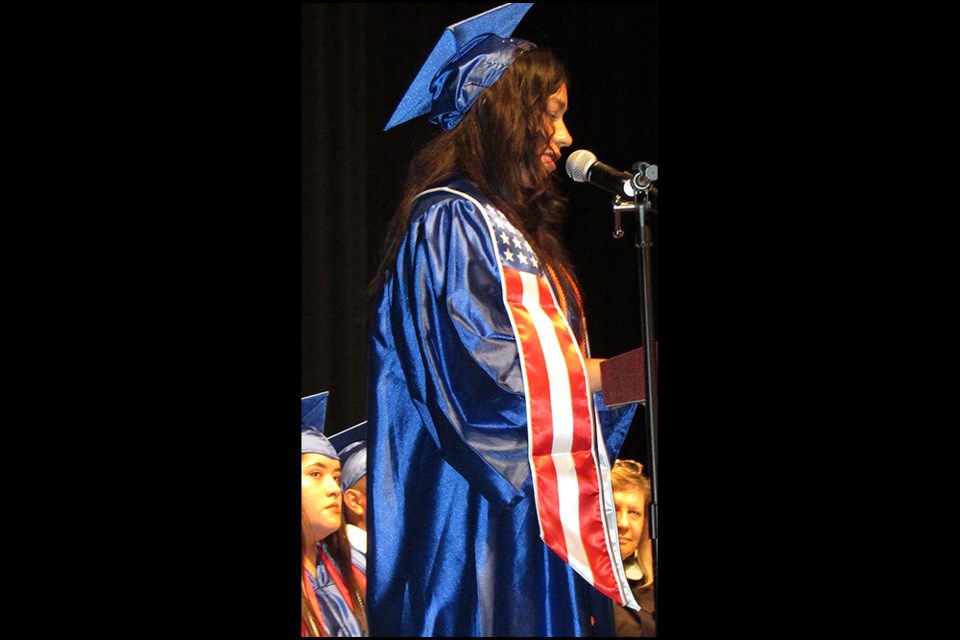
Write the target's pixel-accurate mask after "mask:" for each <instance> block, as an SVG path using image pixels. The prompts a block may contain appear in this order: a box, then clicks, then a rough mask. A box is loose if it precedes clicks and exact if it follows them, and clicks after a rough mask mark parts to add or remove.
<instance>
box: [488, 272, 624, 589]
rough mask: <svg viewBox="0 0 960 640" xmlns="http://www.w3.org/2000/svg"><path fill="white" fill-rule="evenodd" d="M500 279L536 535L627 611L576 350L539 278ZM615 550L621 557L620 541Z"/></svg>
mask: <svg viewBox="0 0 960 640" xmlns="http://www.w3.org/2000/svg"><path fill="white" fill-rule="evenodd" d="M503 278H504V283H503V284H504V294H505V298H506V301H507V305H508V307H509V309H510V312H511V314H512V316H513V321H514V326H515V329H516V333H517V337H518V339H519V344H520V349H521V358H522V362H523V367H524V384H525V386H526V387H527V394H526V395H527V416H528V425H529V426H528V431H529V436H530V448H529V452H530V467H531V469H532V470H533V473H534V487H535V492H536V500H537V515H538V518H539V521H540V535H541V537H542V538H543V541H544V542H545V543H546V544H547V546H549V547H550V548H551V549H553V550H554V551H555V552H556V553H557V555H559V556H560V557H561V558H563V560H564V561H565V562H566V563H567V564H569V565H570V566H571V567H572V568H573V569H574V570H575V571H576V572H577V573H578V574H580V575H581V576H582V577H583V578H584V579H585V580H586V581H587V582H589V583H590V584H592V585H593V586H594V587H596V588H597V589H598V590H599V591H600V592H601V593H603V594H604V595H606V596H607V597H609V598H611V599H613V600H615V601H616V602H619V603H620V604H621V605H625V604H627V599H626V597H625V596H626V594H630V595H631V596H632V594H631V593H630V590H629V588H626V589H624V587H625V585H623V584H621V583H620V581H619V580H618V579H617V578H618V574H619V571H618V570H617V569H618V567H616V559H615V558H611V550H612V549H613V548H614V547H613V545H611V544H610V540H609V538H608V536H607V533H606V531H607V529H606V528H605V523H604V520H603V507H602V504H601V495H600V494H601V490H600V473H599V470H598V464H597V460H596V458H595V454H594V451H595V443H594V438H595V436H596V434H595V431H594V425H593V420H592V418H591V414H592V406H591V405H592V403H591V398H590V393H589V389H588V387H587V378H586V370H585V368H584V362H583V359H582V357H581V354H580V348H579V347H578V346H577V343H576V341H575V340H574V339H573V336H572V334H571V332H570V329H569V327H568V325H567V323H566V320H565V319H564V317H563V315H562V313H561V312H560V310H559V309H558V308H557V305H556V303H555V300H554V298H553V295H552V292H551V291H550V289H549V285H548V284H547V281H546V280H545V279H544V278H543V277H542V276H537V275H535V274H533V273H529V272H526V271H519V270H515V269H510V268H505V269H503ZM615 548H616V551H617V552H619V542H618V541H617V543H616V547H615ZM625 591H626V593H625ZM630 599H631V600H632V599H633V598H632V597H631V598H630Z"/></svg>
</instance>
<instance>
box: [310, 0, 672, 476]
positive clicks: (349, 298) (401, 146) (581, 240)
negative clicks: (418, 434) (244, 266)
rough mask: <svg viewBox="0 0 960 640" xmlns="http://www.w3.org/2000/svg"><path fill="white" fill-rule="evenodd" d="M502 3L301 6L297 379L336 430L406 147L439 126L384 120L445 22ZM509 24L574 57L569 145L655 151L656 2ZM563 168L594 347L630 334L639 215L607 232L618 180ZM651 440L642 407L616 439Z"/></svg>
mask: <svg viewBox="0 0 960 640" xmlns="http://www.w3.org/2000/svg"><path fill="white" fill-rule="evenodd" d="M495 6H498V5H497V4H492V3H449V4H442V5H441V4H436V3H405V4H378V3H370V4H363V3H361V4H308V5H303V7H302V21H301V27H302V36H301V38H302V39H301V45H302V64H301V72H302V83H303V93H302V116H301V117H302V120H301V123H302V134H303V136H302V148H301V153H302V161H303V166H302V193H303V202H302V233H301V259H302V272H301V310H302V311H301V312H302V318H301V322H302V329H301V341H302V349H301V393H302V394H303V395H309V394H312V393H317V392H319V391H330V400H329V404H328V409H327V427H328V430H329V431H330V432H336V431H339V430H341V429H343V428H346V427H349V426H351V425H353V424H356V423H357V422H360V421H362V420H365V419H366V417H367V408H366V396H367V388H366V382H367V363H366V349H367V345H366V333H367V318H368V316H369V310H368V302H369V301H368V298H367V296H366V294H367V290H366V285H367V284H368V283H369V282H370V280H371V279H372V278H373V276H374V274H375V271H376V268H377V265H378V259H379V257H380V251H381V247H382V242H383V237H384V231H385V227H386V225H387V223H388V221H389V220H390V218H391V217H392V215H393V212H394V209H395V206H396V201H397V197H398V194H399V192H400V186H401V181H402V180H403V178H404V176H405V173H406V168H407V163H408V162H409V159H410V158H411V157H412V155H413V153H414V152H415V151H416V150H417V149H418V148H419V147H420V146H422V144H423V143H424V142H425V141H426V140H427V139H429V137H432V136H434V135H435V134H436V132H438V131H439V129H438V128H436V127H435V126H434V125H431V124H429V123H428V122H427V121H426V119H425V118H419V119H417V120H415V121H408V122H407V123H404V124H403V125H401V126H398V127H396V128H393V129H391V130H390V131H387V132H384V131H383V127H384V125H385V124H386V122H387V120H388V119H389V118H390V115H391V114H392V113H393V110H394V109H395V108H396V105H397V104H398V103H399V101H400V98H401V97H402V96H403V94H404V93H405V91H406V89H407V87H408V86H409V84H410V82H411V81H412V79H413V77H414V76H415V75H416V73H417V71H418V70H419V68H420V66H421V64H422V63H423V61H424V60H426V58H427V55H428V54H429V53H430V51H431V50H432V48H433V46H434V44H435V43H436V41H437V40H438V39H439V37H440V34H441V33H442V31H443V29H444V28H445V27H446V26H447V25H450V24H453V23H455V22H458V21H460V20H463V19H465V18H467V17H470V16H473V15H476V14H478V13H480V12H482V11H485V10H488V9H490V8H493V7H495ZM514 35H515V36H517V37H520V38H524V39H527V40H531V41H533V42H534V43H536V44H538V45H539V46H542V47H549V48H551V49H553V50H554V51H555V52H556V53H557V54H558V55H559V56H560V57H561V59H562V60H563V61H564V62H565V64H566V65H567V67H568V70H569V74H570V78H571V80H570V83H569V85H568V92H569V94H568V95H569V101H570V106H569V110H568V112H567V115H566V117H565V120H566V123H567V126H568V127H569V129H570V131H571V134H572V135H573V139H574V144H573V146H572V147H571V148H570V149H569V150H567V152H566V153H565V156H564V159H565V158H566V156H567V155H568V154H569V151H572V150H574V149H590V150H592V151H593V152H594V153H595V154H596V155H597V156H598V158H599V159H600V160H601V161H602V162H605V163H606V164H609V165H612V166H614V167H617V168H620V169H629V168H630V167H631V165H632V164H633V162H634V161H646V162H652V163H656V162H659V156H658V131H659V128H658V121H657V116H658V103H657V96H658V78H657V73H658V16H657V5H656V4H652V3H651V4H643V3H638V4H623V3H597V4H590V5H586V4H569V5H550V4H546V3H536V4H534V5H533V7H531V9H530V10H529V11H528V12H527V14H526V15H525V16H524V18H523V20H522V21H521V22H520V24H519V25H518V27H517V29H516V30H515V31H514ZM558 171H559V172H561V173H562V174H563V176H564V177H563V185H562V186H563V188H564V191H565V193H566V194H567V195H568V197H569V200H570V206H569V211H570V215H569V219H568V224H567V227H566V240H567V246H568V247H569V250H570V252H571V255H572V258H573V261H574V264H575V267H576V269H577V272H578V274H579V276H580V279H581V284H582V289H583V296H584V304H585V306H586V312H587V319H588V327H589V331H590V341H591V347H592V354H593V355H594V356H596V357H609V356H614V355H617V354H619V353H623V352H625V351H628V350H630V349H633V348H635V347H638V346H640V345H641V344H642V339H641V336H642V330H641V324H640V306H639V299H640V294H639V284H638V280H639V276H638V256H637V252H636V249H635V246H634V242H633V232H634V231H635V229H636V223H635V221H634V220H626V221H625V230H626V232H627V235H626V236H625V238H624V239H621V240H614V239H613V238H612V237H611V231H612V229H613V215H612V208H611V196H609V195H608V194H607V193H606V192H604V191H601V190H598V189H596V188H594V187H592V186H589V185H584V184H576V183H573V182H572V181H570V180H569V179H568V178H566V174H565V171H564V168H563V166H562V164H561V165H560V166H559V167H558ZM665 173H669V169H667V170H666V171H665ZM665 184H667V185H669V180H666V181H665ZM667 188H669V187H667ZM625 217H626V216H625ZM666 246H668V247H669V244H667V245H666ZM654 258H655V259H657V260H659V244H657V245H656V249H655V252H654ZM667 261H668V263H669V258H668V259H667ZM657 271H658V270H657V269H656V268H655V269H654V270H653V273H654V274H656V273H657ZM655 308H656V307H655ZM656 324H657V323H656V322H655V323H654V325H655V326H656ZM646 452H647V447H646V438H645V436H644V424H643V417H642V415H641V416H640V417H639V418H638V419H637V420H636V421H635V426H634V428H633V429H631V432H630V436H629V438H628V441H627V442H626V443H625V446H624V450H623V452H622V454H621V455H622V457H627V458H636V459H641V460H643V459H645V457H646Z"/></svg>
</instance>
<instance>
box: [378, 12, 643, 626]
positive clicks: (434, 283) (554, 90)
mask: <svg viewBox="0 0 960 640" xmlns="http://www.w3.org/2000/svg"><path fill="white" fill-rule="evenodd" d="M529 7H530V5H529V4H511V5H504V6H502V7H498V8H496V9H493V10H491V11H487V12H485V13H484V14H481V15H480V16H477V17H475V18H472V19H469V20H465V21H463V22H460V23H457V24H456V25H452V26H451V27H449V28H448V29H447V30H446V31H445V32H444V34H443V36H442V37H441V40H440V42H439V43H438V44H437V47H436V48H435V50H434V52H433V53H432V54H431V55H430V56H429V58H428V60H427V63H426V64H425V65H424V67H423V69H421V71H420V72H419V73H418V75H417V78H416V79H415V80H414V83H413V85H412V86H411V87H410V89H409V90H408V93H407V95H406V96H405V97H404V98H403V100H401V102H400V105H399V107H398V108H397V111H396V113H395V114H394V116H393V117H392V118H391V120H390V122H389V123H388V125H387V128H390V127H392V126H394V125H396V124H399V123H402V122H404V121H405V120H408V119H410V118H413V117H418V116H420V115H429V117H430V121H431V122H432V123H434V124H437V125H438V126H439V127H440V128H441V129H442V130H443V131H442V132H440V133H438V135H437V136H436V137H435V138H433V139H432V140H431V141H429V142H428V143H427V144H426V146H425V147H424V148H423V149H422V150H421V151H420V152H419V153H418V154H417V155H416V156H415V157H414V159H413V161H412V163H411V168H410V171H409V174H408V180H407V183H406V185H405V187H404V190H403V193H402V195H401V198H400V204H399V207H398V209H397V212H396V215H395V217H394V219H393V222H392V223H391V227H390V230H389V231H388V236H387V243H386V247H385V254H386V256H385V259H384V262H383V263H382V265H381V268H380V271H379V273H378V276H377V279H376V281H375V282H374V288H375V290H376V291H377V294H376V298H375V306H374V313H373V317H372V321H371V340H370V386H369V389H368V398H369V414H368V415H369V424H368V431H369V434H368V440H367V446H368V455H369V468H368V473H367V478H368V487H367V488H368V493H367V500H368V503H367V507H368V527H369V531H368V535H369V548H368V553H367V580H368V582H367V596H368V601H369V603H370V604H369V607H368V615H369V620H370V632H371V635H375V636H379V635H403V636H534V637H542V636H568V637H570V636H583V635H606V636H610V635H613V630H614V628H613V608H612V606H611V601H613V602H616V603H617V604H618V605H626V606H629V607H631V608H633V609H636V608H637V607H638V605H637V603H636V601H635V599H634V597H633V594H632V592H631V590H630V585H629V583H628V582H627V579H626V576H625V575H624V569H623V565H622V560H621V556H620V553H619V549H618V542H617V541H618V536H617V525H616V518H615V514H614V509H613V504H614V501H613V490H612V487H611V483H610V465H611V462H610V460H611V459H614V458H615V457H616V455H617V453H618V452H619V449H620V446H621V445H622V444H623V440H624V438H625V436H626V432H627V429H628V428H629V426H630V422H631V421H632V418H633V415H634V413H635V411H636V405H635V404H634V405H628V406H626V407H624V408H619V409H616V410H612V409H609V408H607V407H605V405H604V404H603V398H602V393H600V392H601V391H602V384H601V383H602V381H601V380H600V376H599V361H598V360H597V359H594V358H591V356H590V347H589V343H588V340H587V327H586V320H585V318H584V310H583V305H582V303H581V295H580V290H579V287H578V285H577V280H576V278H575V277H574V275H573V267H572V265H571V262H570V259H569V257H568V256H567V253H566V251H565V250H564V247H563V245H562V243H561V233H560V223H561V221H562V220H563V216H564V201H563V199H562V198H561V196H560V194H559V192H558V191H557V189H556V185H555V184H554V181H555V172H556V168H557V165H558V164H559V162H560V157H561V151H562V150H563V149H564V148H566V147H568V146H569V145H570V144H571V142H572V137H571V135H570V132H569V131H568V130H567V127H566V124H565V123H564V114H565V113H566V111H567V108H568V102H569V99H568V93H567V74H566V71H565V70H564V68H563V66H562V65H561V64H560V62H559V61H558V59H557V58H556V57H555V56H554V55H553V54H552V53H551V52H550V51H548V50H546V49H543V48H538V47H536V46H535V45H533V44H532V43H530V42H527V41H525V40H521V39H519V38H511V37H510V34H511V33H512V31H513V29H514V28H515V26H516V25H517V23H518V22H519V20H520V18H521V17H522V16H523V13H524V12H525V11H526V10H527V9H529Z"/></svg>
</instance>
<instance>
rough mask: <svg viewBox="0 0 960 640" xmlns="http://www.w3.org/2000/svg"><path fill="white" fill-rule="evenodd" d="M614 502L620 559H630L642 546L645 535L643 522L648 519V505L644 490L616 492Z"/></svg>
mask: <svg viewBox="0 0 960 640" xmlns="http://www.w3.org/2000/svg"><path fill="white" fill-rule="evenodd" d="M613 501H614V503H615V504H616V505H617V531H618V533H619V536H620V557H621V558H624V559H625V558H628V557H629V556H631V555H632V554H633V552H634V551H636V549H637V545H638V544H640V536H641V534H642V533H643V520H644V518H645V517H646V508H645V507H646V505H645V504H644V500H643V490H642V489H627V490H625V491H614V492H613Z"/></svg>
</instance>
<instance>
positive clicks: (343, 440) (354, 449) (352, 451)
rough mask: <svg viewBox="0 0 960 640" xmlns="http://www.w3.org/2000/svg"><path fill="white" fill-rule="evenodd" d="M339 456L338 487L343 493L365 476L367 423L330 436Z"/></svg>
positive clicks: (364, 422)
mask: <svg viewBox="0 0 960 640" xmlns="http://www.w3.org/2000/svg"><path fill="white" fill-rule="evenodd" d="M330 444H332V445H333V446H334V448H335V449H336V450H337V455H339V456H340V486H341V487H342V488H343V490H344V491H346V490H347V489H349V488H350V487H352V486H353V485H355V484H356V483H357V481H358V480H359V479H360V478H362V477H363V476H365V475H366V474H367V421H366V420H364V421H363V422H361V423H360V424H356V425H354V426H352V427H350V428H349V429H344V430H343V431H341V432H339V433H335V434H333V435H332V436H330Z"/></svg>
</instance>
